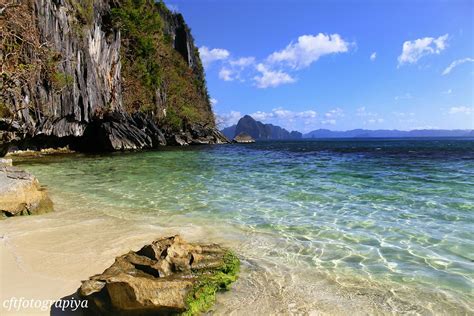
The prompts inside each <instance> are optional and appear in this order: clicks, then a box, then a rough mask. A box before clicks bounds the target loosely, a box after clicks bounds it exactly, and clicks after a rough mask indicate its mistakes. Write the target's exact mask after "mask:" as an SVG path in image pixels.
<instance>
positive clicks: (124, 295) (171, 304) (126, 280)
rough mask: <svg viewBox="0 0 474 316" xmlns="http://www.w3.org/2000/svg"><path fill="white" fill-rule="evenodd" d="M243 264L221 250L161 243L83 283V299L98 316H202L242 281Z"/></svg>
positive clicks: (126, 257) (124, 258) (169, 240)
mask: <svg viewBox="0 0 474 316" xmlns="http://www.w3.org/2000/svg"><path fill="white" fill-rule="evenodd" d="M239 265H240V263H239V260H238V259H237V258H236V257H235V256H234V255H233V254H232V253H231V252H230V251H229V250H226V249H224V248H221V247H220V246H218V245H215V244H211V245H204V244H189V243H186V242H184V241H183V240H182V239H181V238H180V237H179V236H174V237H169V238H163V239H158V240H156V241H154V242H153V243H151V244H149V245H146V246H144V247H143V248H141V249H140V250H139V251H137V252H134V251H131V252H129V253H127V254H124V255H122V256H120V257H117V258H116V259H115V262H114V263H113V264H112V265H111V266H110V267H109V268H107V269H106V270H105V271H104V272H103V273H102V274H99V275H95V276H93V277H91V278H90V279H89V280H86V281H83V282H82V285H81V287H80V289H79V295H80V296H81V297H83V298H86V299H88V301H89V303H90V304H89V309H88V310H86V311H84V312H86V313H91V314H94V315H170V314H172V315H174V314H178V313H183V314H186V315H197V314H199V313H200V312H203V311H205V310H207V309H208V308H209V307H210V306H211V305H212V304H213V302H214V300H215V295H216V292H217V291H220V290H226V289H228V288H229V286H230V284H231V283H233V282H234V281H235V280H236V279H237V273H238V271H239Z"/></svg>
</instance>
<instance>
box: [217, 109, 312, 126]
mask: <svg viewBox="0 0 474 316" xmlns="http://www.w3.org/2000/svg"><path fill="white" fill-rule="evenodd" d="M249 115H250V116H251V117H253V118H254V119H255V120H257V121H261V122H264V123H271V124H275V125H278V126H281V127H283V128H286V129H287V130H288V131H292V130H300V131H303V132H307V131H310V130H313V129H315V128H316V126H317V124H319V120H318V113H317V112H316V111H314V110H305V111H292V110H287V109H285V108H282V107H278V108H274V109H272V110H271V111H268V112H265V111H256V112H254V113H250V114H249ZM241 117H242V114H241V113H240V112H237V111H231V112H230V113H224V114H219V115H217V121H218V125H219V127H224V126H230V125H233V124H236V123H237V122H238V120H239V119H240V118H241Z"/></svg>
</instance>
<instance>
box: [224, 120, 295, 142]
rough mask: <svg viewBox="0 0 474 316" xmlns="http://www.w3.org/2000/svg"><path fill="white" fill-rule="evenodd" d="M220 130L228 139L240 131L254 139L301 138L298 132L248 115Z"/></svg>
mask: <svg viewBox="0 0 474 316" xmlns="http://www.w3.org/2000/svg"><path fill="white" fill-rule="evenodd" d="M221 132H222V134H224V135H225V136H226V137H227V138H229V139H233V138H234V137H235V136H237V135H239V134H240V133H245V134H247V135H250V136H251V137H252V138H253V139H255V140H285V139H301V138H302V137H303V134H301V133H300V132H297V131H291V132H289V131H287V130H286V129H284V128H282V127H280V126H276V125H273V124H264V123H262V122H260V121H257V120H255V119H254V118H253V117H251V116H250V115H245V116H244V117H242V118H241V119H240V120H239V122H238V123H237V124H236V125H232V126H229V127H226V128H224V129H223V130H222V131H221Z"/></svg>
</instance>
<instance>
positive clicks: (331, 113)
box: [324, 108, 344, 118]
mask: <svg viewBox="0 0 474 316" xmlns="http://www.w3.org/2000/svg"><path fill="white" fill-rule="evenodd" d="M324 116H325V117H327V118H336V117H341V116H344V111H343V110H342V109H340V108H335V109H334V110H330V111H328V112H326V114H324Z"/></svg>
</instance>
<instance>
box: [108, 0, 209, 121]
mask: <svg viewBox="0 0 474 316" xmlns="http://www.w3.org/2000/svg"><path fill="white" fill-rule="evenodd" d="M111 18H112V23H113V25H114V26H115V27H118V28H120V30H121V35H122V46H121V47H122V49H121V55H122V77H123V87H122V88H123V103H124V106H125V108H126V110H127V111H129V112H134V111H142V112H147V113H151V114H153V115H154V116H155V117H156V118H157V119H158V120H159V121H161V122H162V123H164V125H166V126H168V127H171V128H173V129H180V128H181V127H182V126H183V124H186V123H195V122H200V123H208V124H212V125H213V124H214V118H213V116H212V111H211V108H210V104H209V98H208V94H207V90H206V85H205V82H204V75H203V69H202V65H201V64H200V61H199V57H198V56H199V55H198V52H197V49H195V50H193V51H192V52H190V53H191V54H195V56H196V58H195V59H196V60H197V64H196V65H195V67H190V65H188V61H187V60H185V58H184V56H183V55H182V54H180V52H178V51H177V50H176V49H175V48H174V47H173V44H174V43H173V41H177V40H179V38H178V39H177V38H176V37H178V36H182V35H181V34H170V33H169V24H170V23H173V22H180V23H181V24H182V25H183V26H182V27H183V28H185V30H184V31H185V32H188V33H189V29H188V28H187V27H186V25H185V24H184V21H183V19H182V16H181V15H174V14H173V13H171V12H170V11H169V10H168V9H167V8H166V6H165V5H164V3H163V2H158V3H155V2H154V1H151V0H123V1H121V2H120V5H119V6H118V7H115V8H113V9H112V11H111ZM186 35H187V36H188V37H186V38H185V39H184V41H189V40H190V38H189V37H190V35H189V34H186ZM186 35H185V36H186ZM173 37H175V38H173ZM185 44H186V45H187V47H189V46H190V45H188V43H187V42H186V43H185Z"/></svg>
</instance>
